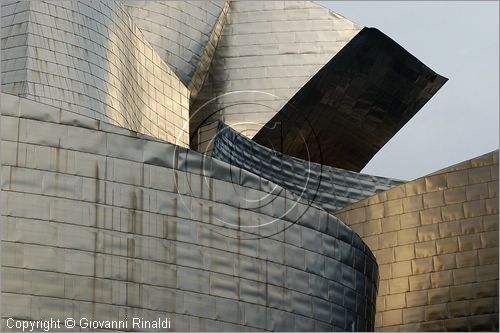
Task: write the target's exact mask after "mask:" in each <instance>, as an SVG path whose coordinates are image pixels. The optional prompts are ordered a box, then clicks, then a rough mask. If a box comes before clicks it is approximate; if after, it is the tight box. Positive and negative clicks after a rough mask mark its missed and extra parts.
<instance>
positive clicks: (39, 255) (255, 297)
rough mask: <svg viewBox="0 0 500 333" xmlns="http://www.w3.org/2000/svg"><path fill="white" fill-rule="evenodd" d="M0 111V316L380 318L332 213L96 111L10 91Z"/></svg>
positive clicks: (365, 261)
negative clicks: (98, 117) (98, 115)
mask: <svg viewBox="0 0 500 333" xmlns="http://www.w3.org/2000/svg"><path fill="white" fill-rule="evenodd" d="M0 110H1V118H0V128H1V130H0V134H1V151H2V154H1V156H2V166H1V177H2V178H1V180H2V182H1V183H2V187H1V197H2V211H1V214H2V216H1V230H2V234H1V237H2V242H1V247H2V249H1V250H2V251H1V255H2V261H1V264H2V268H1V274H2V276H1V277H2V290H1V291H2V305H3V306H2V330H4V329H6V326H5V324H6V323H5V319H6V318H9V317H12V318H16V319H23V320H38V319H39V318H40V317H43V318H50V317H52V318H66V317H68V316H71V317H73V318H75V319H76V320H77V321H78V320H79V319H80V318H81V317H87V318H89V317H92V318H93V319H94V320H113V319H114V320H118V319H123V317H125V316H127V317H128V318H132V317H142V318H145V319H147V320H153V319H156V318H158V317H166V316H168V317H170V318H171V322H172V325H173V330H178V331H200V330H207V331H219V330H225V331H228V330H232V331H243V330H276V331H331V330H349V331H356V330H358V331H364V330H372V329H373V323H374V315H375V313H374V311H375V297H376V291H377V280H378V268H377V264H376V263H375V260H374V257H373V254H372V253H371V251H370V250H369V249H368V247H367V246H366V245H365V244H364V243H363V242H362V241H361V239H360V238H359V236H357V235H356V233H354V232H353V231H352V230H351V229H349V228H348V227H347V226H346V225H345V224H343V223H342V222H341V221H340V220H339V219H337V218H335V217H333V216H332V215H330V214H327V213H326V212H325V211H323V210H321V209H318V208H315V207H312V206H310V205H308V204H307V203H305V202H304V201H301V200H297V198H296V196H294V195H293V194H292V193H290V192H289V191H287V190H285V189H282V188H281V187H279V186H277V185H276V184H273V183H271V182H269V181H267V180H265V179H262V178H260V177H258V176H256V175H253V174H251V173H249V172H247V171H245V170H242V169H236V168H234V167H230V165H229V164H227V163H224V162H221V161H218V160H217V159H213V158H209V157H206V156H203V155H201V154H199V153H196V152H194V151H192V150H188V149H185V148H182V147H179V146H175V145H172V144H169V143H166V142H162V141H159V140H155V139H154V138H151V137H146V136H144V135H141V134H137V133H135V132H131V131H129V130H126V129H123V128H120V127H115V126H113V125H109V124H107V123H105V122H103V121H99V120H96V119H93V118H89V117H85V116H82V115H79V114H77V113H71V112H68V111H66V110H61V109H59V108H56V107H52V106H49V105H46V104H41V103H37V102H34V101H30V100H28V99H23V98H19V97H17V96H13V95H7V94H2V96H1V104H0ZM271 221H274V222H273V223H268V222H271ZM251 225H253V226H256V225H258V226H260V227H259V228H249V226H251ZM248 238H254V239H253V240H252V239H248ZM256 238H257V239H256Z"/></svg>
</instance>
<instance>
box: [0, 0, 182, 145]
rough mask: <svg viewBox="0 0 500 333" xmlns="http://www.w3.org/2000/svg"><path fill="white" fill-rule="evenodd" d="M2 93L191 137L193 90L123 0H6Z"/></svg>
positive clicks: (172, 136) (169, 136)
mask: <svg viewBox="0 0 500 333" xmlns="http://www.w3.org/2000/svg"><path fill="white" fill-rule="evenodd" d="M1 43H2V44H1V48H2V50H1V52H2V54H1V58H2V64H1V70H2V92H4V93H8V94H14V95H18V96H20V97H23V98H27V99H31V100H34V101H38V102H41V103H44V104H48V105H52V106H55V107H58V108H61V109H62V110H71V111H72V112H77V113H79V114H83V115H86V116H89V117H92V118H95V119H100V120H104V121H106V122H109V123H112V124H116V125H119V126H122V127H125V128H128V129H131V130H134V131H137V132H140V133H144V134H147V135H150V136H154V137H156V138H159V139H162V140H165V141H168V142H172V143H177V144H179V145H182V146H187V145H188V144H189V137H188V136H189V130H188V129H189V126H188V124H187V122H188V119H189V114H188V108H189V91H188V89H187V88H186V87H185V86H184V84H183V83H182V82H181V81H180V80H179V79H178V78H177V76H176V75H175V74H174V72H173V71H172V70H171V69H170V68H169V66H168V65H167V64H166V63H165V62H164V61H162V59H161V58H160V56H159V55H158V54H157V53H156V52H155V50H154V49H153V47H152V46H151V45H150V44H149V43H147V42H146V41H145V39H144V37H143V34H142V32H141V30H139V28H138V27H137V26H136V25H135V24H134V22H133V21H132V20H131V19H130V15H129V14H128V13H127V12H126V10H125V9H124V8H123V6H122V5H121V4H120V3H119V2H111V1H2V42H1Z"/></svg>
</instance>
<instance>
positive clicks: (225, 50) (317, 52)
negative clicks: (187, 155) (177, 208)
mask: <svg viewBox="0 0 500 333" xmlns="http://www.w3.org/2000/svg"><path fill="white" fill-rule="evenodd" d="M361 28H362V27H361V26H359V25H357V24H355V23H353V22H351V21H349V20H347V19H346V18H344V17H342V16H340V15H338V14H336V13H333V12H331V11H329V10H328V9H327V8H324V7H322V6H320V5H319V4H316V3H314V2H312V1H258V2H251V1H231V2H230V4H229V14H228V16H227V19H226V22H225V24H224V28H223V29H222V34H221V36H220V39H219V43H218V45H217V49H216V50H215V53H214V56H213V60H212V64H211V66H210V72H209V75H208V78H207V80H206V81H205V83H204V85H203V88H202V89H201V91H200V93H199V94H198V97H197V98H196V100H195V101H194V103H193V107H192V108H191V111H190V112H191V116H192V122H191V138H192V142H191V147H192V148H194V149H197V150H198V151H201V152H205V151H206V150H207V149H210V147H209V140H210V138H211V137H213V136H214V134H215V131H214V126H211V122H212V121H215V120H222V121H223V122H225V123H226V124H228V125H230V126H232V127H233V128H235V129H236V130H237V131H238V132H240V133H243V134H244V135H245V136H248V137H249V138H252V137H253V136H254V135H255V134H256V133H257V132H258V131H259V130H260V128H261V127H262V126H263V125H265V124H266V123H267V122H268V121H269V120H270V119H271V118H272V117H273V116H274V115H275V114H276V113H277V112H278V111H279V110H280V109H281V108H282V107H283V106H284V105H285V104H286V102H288V100H289V99H290V98H291V97H292V96H293V95H294V94H295V93H297V91H299V89H300V88H301V87H302V86H303V85H304V84H305V83H306V82H307V81H308V80H309V79H310V78H311V77H312V76H313V75H314V74H315V73H316V72H317V71H318V70H319V69H320V68H321V67H323V66H324V65H325V64H326V63H327V62H328V61H329V60H330V59H331V58H332V57H333V56H334V55H335V54H337V52H339V50H341V49H342V48H343V47H344V46H345V45H346V44H347V43H348V42H349V41H350V40H351V39H352V38H353V37H354V36H355V35H356V34H357V33H358V32H359V31H360V30H361ZM207 132H208V133H207Z"/></svg>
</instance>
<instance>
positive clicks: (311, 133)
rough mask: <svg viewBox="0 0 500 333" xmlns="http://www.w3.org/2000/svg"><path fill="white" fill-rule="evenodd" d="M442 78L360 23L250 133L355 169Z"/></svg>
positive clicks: (301, 155)
mask: <svg viewBox="0 0 500 333" xmlns="http://www.w3.org/2000/svg"><path fill="white" fill-rule="evenodd" d="M446 80H447V79H446V78H444V77H442V76H440V75H438V74H436V73H435V72H434V71H432V70H431V69H430V68H428V67H427V66H425V65H424V64H423V63H421V62H420V61H419V60H418V59H417V58H415V57H414V56H412V55H411V54H410V53H408V52H407V51H406V50H405V49H403V48H402V47H401V46H399V45H398V44H397V43H396V42H394V41H393V40H392V39H390V38H389V37H387V36H386V35H384V34H383V33H381V32H380V31H379V30H377V29H374V28H364V29H363V30H361V32H360V33H359V34H357V35H356V36H355V37H354V38H353V39H352V40H351V41H350V42H349V43H348V44H347V45H346V46H345V47H344V48H343V49H342V50H340V51H339V53H337V55H336V56H335V57H334V58H333V59H332V60H330V62H328V64H326V65H325V66H324V67H323V68H321V70H320V71H319V72H318V73H317V74H316V75H315V76H314V77H313V78H312V79H311V80H310V81H309V82H307V84H305V85H304V86H303V87H302V88H301V89H300V91H299V92H298V93H297V94H295V95H294V96H293V98H292V99H291V100H290V101H289V102H288V103H287V104H286V105H285V106H284V107H283V109H281V110H280V112H279V113H278V114H277V115H276V116H274V117H273V119H271V120H270V121H269V122H268V123H267V124H266V126H264V127H263V128H262V129H261V130H260V131H259V133H257V134H256V135H255V136H254V137H253V140H255V141H256V142H257V143H259V144H261V145H264V146H266V147H270V148H272V147H274V148H273V149H276V150H279V151H280V152H282V153H284V154H288V155H292V156H295V157H298V158H301V159H310V160H311V161H313V162H316V163H320V164H326V165H330V166H334V167H338V168H342V169H347V170H353V171H360V170H361V169H363V167H364V166H365V165H366V164H367V163H368V162H369V161H370V159H371V158H372V157H373V156H374V155H375V154H376V153H377V152H378V151H379V149H380V148H382V147H383V146H384V145H385V143H386V142H387V141H389V139H391V138H392V137H393V136H394V134H396V132H397V131H398V130H399V129H401V127H403V126H404V124H406V123H407V122H408V121H409V120H410V119H411V118H412V117H413V116H414V115H415V114H416V113H417V111H418V110H420V108H422V106H423V105H424V104H425V103H427V101H428V100H429V99H430V98H431V97H432V96H433V95H434V94H435V93H436V92H437V91H438V90H439V89H440V88H441V86H442V85H443V84H444V83H445V82H446Z"/></svg>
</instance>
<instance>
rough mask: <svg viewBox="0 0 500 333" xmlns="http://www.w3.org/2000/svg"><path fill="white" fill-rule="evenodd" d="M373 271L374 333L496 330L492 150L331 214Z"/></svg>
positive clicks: (495, 193)
mask: <svg viewBox="0 0 500 333" xmlns="http://www.w3.org/2000/svg"><path fill="white" fill-rule="evenodd" d="M336 216H338V217H339V218H340V219H342V221H345V222H346V223H347V224H348V225H349V226H351V227H352V228H353V230H354V231H356V232H357V233H358V234H359V235H360V236H361V237H362V238H363V240H364V241H365V242H366V243H367V244H368V246H370V248H371V249H372V250H373V252H374V254H375V256H376V257H377V262H378V264H379V268H380V288H379V293H378V297H377V315H376V324H375V327H376V329H377V330H380V331H392V330H395V331H409V332H418V331H454V332H457V331H494V332H497V331H498V230H499V227H498V224H499V222H498V221H499V220H498V151H494V152H491V153H488V154H485V155H483V156H479V157H477V158H474V159H471V160H468V161H465V162H463V163H459V164H457V165H455V166H452V167H449V168H446V169H444V170H441V171H438V172H436V173H433V174H431V175H429V176H426V177H422V178H419V179H417V180H414V181H412V182H408V183H406V184H404V185H401V186H398V187H395V188H393V189H390V190H388V191H386V192H382V193H380V194H377V195H375V196H373V197H371V198H368V199H365V200H362V201H360V202H357V203H355V204H353V205H351V206H350V207H346V208H345V209H343V210H342V211H340V212H338V213H337V214H336Z"/></svg>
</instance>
